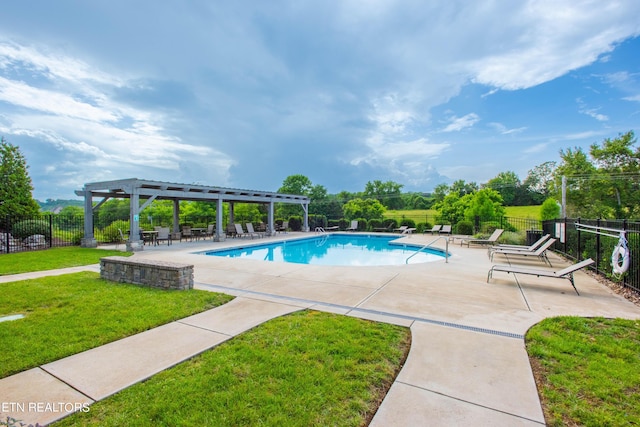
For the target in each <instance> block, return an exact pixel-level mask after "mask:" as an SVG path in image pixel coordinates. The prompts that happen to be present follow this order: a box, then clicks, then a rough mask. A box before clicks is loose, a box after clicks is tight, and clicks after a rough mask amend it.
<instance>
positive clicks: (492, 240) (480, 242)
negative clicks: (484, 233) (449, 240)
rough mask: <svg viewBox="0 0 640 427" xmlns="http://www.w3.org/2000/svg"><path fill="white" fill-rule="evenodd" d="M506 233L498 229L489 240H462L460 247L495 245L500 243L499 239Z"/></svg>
mask: <svg viewBox="0 0 640 427" xmlns="http://www.w3.org/2000/svg"><path fill="white" fill-rule="evenodd" d="M502 233H504V230H503V229H502V228H496V229H495V230H494V232H493V233H492V234H491V236H489V238H488V239H462V240H461V241H460V246H462V245H464V244H465V243H466V244H467V247H470V246H471V244H476V245H493V244H494V243H496V242H497V241H498V238H499V237H500V236H501V235H502Z"/></svg>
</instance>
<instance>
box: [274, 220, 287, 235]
mask: <svg viewBox="0 0 640 427" xmlns="http://www.w3.org/2000/svg"><path fill="white" fill-rule="evenodd" d="M287 230H289V221H282V224H281V225H280V226H278V227H277V228H276V231H279V232H281V233H286V232H287Z"/></svg>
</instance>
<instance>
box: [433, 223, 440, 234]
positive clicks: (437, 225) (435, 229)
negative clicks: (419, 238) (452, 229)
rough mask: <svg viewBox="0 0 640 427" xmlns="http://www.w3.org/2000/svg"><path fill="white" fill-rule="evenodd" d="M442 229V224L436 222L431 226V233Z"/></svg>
mask: <svg viewBox="0 0 640 427" xmlns="http://www.w3.org/2000/svg"><path fill="white" fill-rule="evenodd" d="M441 229H442V225H441V224H436V225H434V226H433V227H431V230H430V231H431V234H433V233H439V232H440V230H441Z"/></svg>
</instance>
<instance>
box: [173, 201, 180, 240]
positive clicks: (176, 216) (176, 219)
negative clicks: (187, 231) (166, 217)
mask: <svg viewBox="0 0 640 427" xmlns="http://www.w3.org/2000/svg"><path fill="white" fill-rule="evenodd" d="M179 231H180V200H177V199H176V200H174V201H173V230H172V232H173V233H178V232H179Z"/></svg>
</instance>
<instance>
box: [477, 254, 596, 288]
mask: <svg viewBox="0 0 640 427" xmlns="http://www.w3.org/2000/svg"><path fill="white" fill-rule="evenodd" d="M594 262H595V261H594V260H592V259H591V258H589V259H586V260H584V261H581V262H579V263H577V264H573V265H570V266H569V267H567V268H565V269H562V270H560V271H553V270H549V269H542V268H531V267H521V266H513V265H494V266H493V267H491V269H490V270H489V273H488V274H487V283H489V279H491V278H492V277H493V272H494V271H503V272H505V273H513V274H528V275H531V276H537V277H552V278H556V279H567V280H569V282H571V286H573V289H574V290H575V291H576V294H578V295H580V292H578V289H577V288H576V283H575V281H574V279H573V273H575V272H576V271H578V270H581V269H583V268H585V267H587V266H589V265H591V264H593V263H594Z"/></svg>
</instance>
